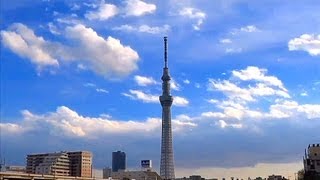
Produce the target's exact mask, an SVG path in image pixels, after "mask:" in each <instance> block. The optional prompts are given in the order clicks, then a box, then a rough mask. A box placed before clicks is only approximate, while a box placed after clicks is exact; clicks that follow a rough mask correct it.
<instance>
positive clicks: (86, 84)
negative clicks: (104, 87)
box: [83, 83, 96, 87]
mask: <svg viewBox="0 0 320 180" xmlns="http://www.w3.org/2000/svg"><path fill="white" fill-rule="evenodd" d="M83 86H85V87H96V85H95V84H93V83H85V84H83Z"/></svg>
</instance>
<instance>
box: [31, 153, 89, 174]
mask: <svg viewBox="0 0 320 180" xmlns="http://www.w3.org/2000/svg"><path fill="white" fill-rule="evenodd" d="M26 172H27V173H30V174H47V175H54V176H75V177H92V154H91V153H90V152H87V151H78V152H55V153H44V154H31V155H27V166H26Z"/></svg>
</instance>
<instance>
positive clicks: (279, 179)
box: [267, 175, 287, 180]
mask: <svg viewBox="0 0 320 180" xmlns="http://www.w3.org/2000/svg"><path fill="white" fill-rule="evenodd" d="M267 180H287V179H286V178H285V177H282V176H281V175H271V176H269V177H268V178H267Z"/></svg>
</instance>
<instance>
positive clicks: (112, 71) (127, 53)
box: [66, 24, 139, 78]
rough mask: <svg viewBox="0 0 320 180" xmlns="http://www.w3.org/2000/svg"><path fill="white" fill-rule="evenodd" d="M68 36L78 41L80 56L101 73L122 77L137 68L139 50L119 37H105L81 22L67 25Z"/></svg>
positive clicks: (107, 75)
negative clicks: (127, 44) (135, 49)
mask: <svg viewBox="0 0 320 180" xmlns="http://www.w3.org/2000/svg"><path fill="white" fill-rule="evenodd" d="M66 36H67V37H69V38H71V39H72V40H74V41H76V42H78V46H79V47H77V50H78V56H79V57H78V58H80V59H83V62H84V63H85V65H87V66H88V67H89V68H90V69H92V70H94V71H95V72H96V73H97V74H99V75H103V76H105V77H107V78H108V77H121V76H126V75H128V74H130V73H131V72H132V71H134V70H136V69H137V64H136V63H137V61H138V59H139V56H138V54H137V52H136V51H134V50H133V49H131V48H130V47H129V46H123V45H122V44H121V42H120V40H118V39H115V38H113V37H111V36H109V37H108V38H106V39H104V38H103V37H101V36H99V35H98V34H97V33H96V32H95V31H94V30H93V29H91V28H87V27H85V26H84V25H81V24H79V25H76V26H73V27H67V28H66ZM92 44H94V45H95V46H92ZM75 53H76V52H75Z"/></svg>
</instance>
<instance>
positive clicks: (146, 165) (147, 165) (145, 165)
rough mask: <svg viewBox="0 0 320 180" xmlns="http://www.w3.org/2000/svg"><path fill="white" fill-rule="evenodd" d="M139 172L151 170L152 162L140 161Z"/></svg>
mask: <svg viewBox="0 0 320 180" xmlns="http://www.w3.org/2000/svg"><path fill="white" fill-rule="evenodd" d="M141 170H143V171H151V170H152V160H141Z"/></svg>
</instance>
